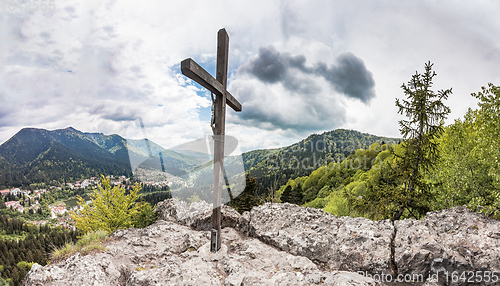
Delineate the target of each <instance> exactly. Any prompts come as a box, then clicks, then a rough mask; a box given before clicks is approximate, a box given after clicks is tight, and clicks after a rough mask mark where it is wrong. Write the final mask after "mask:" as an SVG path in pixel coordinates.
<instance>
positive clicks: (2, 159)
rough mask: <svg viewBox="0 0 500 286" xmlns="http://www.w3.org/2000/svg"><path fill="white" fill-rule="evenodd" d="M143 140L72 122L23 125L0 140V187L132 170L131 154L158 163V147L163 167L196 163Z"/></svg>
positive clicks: (173, 169) (180, 170) (181, 170)
mask: <svg viewBox="0 0 500 286" xmlns="http://www.w3.org/2000/svg"><path fill="white" fill-rule="evenodd" d="M141 141H145V140H127V139H125V138H123V137H121V136H119V135H116V134H113V135H104V134H102V133H84V132H81V131H78V130H76V129H74V128H72V127H68V128H65V129H57V130H51V131H50V130H45V129H37V128H23V129H21V130H20V131H19V132H18V133H17V134H15V135H14V136H13V137H12V138H10V139H9V140H7V141H6V142H5V143H4V144H2V145H0V187H12V186H20V185H28V184H30V183H36V182H50V181H53V180H55V181H59V182H61V181H70V180H75V179H79V178H81V177H82V176H83V177H89V176H98V175H100V174H108V175H126V176H131V175H132V166H131V163H130V162H131V159H132V161H133V162H138V163H140V164H141V165H142V166H143V167H151V168H161V167H160V166H157V165H158V164H157V163H156V162H160V159H159V154H160V153H161V155H162V159H163V162H164V166H163V168H164V169H165V171H167V172H169V173H171V174H174V175H182V174H185V170H187V169H189V168H190V167H192V166H194V165H196V164H198V163H199V161H198V160H197V159H195V158H192V157H189V156H186V155H182V154H179V153H176V152H174V151H171V150H166V149H164V148H162V147H161V146H159V145H158V144H156V143H154V142H153V141H151V140H148V142H147V143H148V144H147V145H149V148H146V144H141ZM148 149H149V150H152V151H151V152H149V150H148ZM135 167H136V166H135Z"/></svg>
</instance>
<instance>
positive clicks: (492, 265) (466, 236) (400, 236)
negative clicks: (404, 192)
mask: <svg viewBox="0 0 500 286" xmlns="http://www.w3.org/2000/svg"><path fill="white" fill-rule="evenodd" d="M395 226H396V239H395V241H394V246H395V260H396V265H397V267H398V271H399V273H403V274H406V273H409V274H412V275H413V274H420V273H423V274H425V275H426V276H427V277H428V276H429V274H430V275H433V274H435V273H438V272H439V279H438V281H439V282H440V283H441V282H444V281H446V279H447V276H448V280H449V281H451V280H452V276H451V275H452V274H453V272H455V274H458V277H460V276H461V275H462V274H464V276H463V278H466V279H456V283H454V284H453V285H470V283H469V282H468V281H469V279H471V280H470V281H474V280H476V279H477V280H478V281H480V279H483V278H485V277H484V271H496V272H497V274H498V276H499V279H500V239H499V238H497V234H498V233H499V232H500V221H498V220H495V219H491V218H487V217H485V216H484V215H481V214H477V213H475V212H472V211H470V210H469V209H468V208H466V207H463V206H462V207H455V208H452V209H448V210H443V211H439V212H431V213H428V214H427V215H426V216H425V217H424V218H423V219H422V220H421V221H419V220H412V219H407V220H402V221H396V222H395ZM475 271H482V272H481V273H479V275H480V276H481V277H476V276H477V274H476V272H475ZM446 272H447V273H448V275H446ZM464 280H467V281H464ZM479 284H480V285H484V284H485V283H484V282H483V283H479ZM486 284H487V283H486ZM490 285H500V280H499V281H498V282H497V283H496V284H490Z"/></svg>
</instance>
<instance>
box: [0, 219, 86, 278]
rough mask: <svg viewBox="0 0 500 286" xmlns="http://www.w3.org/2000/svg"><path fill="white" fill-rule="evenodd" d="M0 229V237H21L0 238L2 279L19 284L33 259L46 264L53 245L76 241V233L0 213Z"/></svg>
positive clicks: (57, 245) (53, 247)
mask: <svg viewBox="0 0 500 286" xmlns="http://www.w3.org/2000/svg"><path fill="white" fill-rule="evenodd" d="M0 232H1V234H2V235H3V236H5V235H9V236H12V235H15V236H17V237H20V239H0V263H1V265H0V272H1V279H3V281H11V283H12V285H15V286H17V285H21V281H22V280H23V279H24V276H25V275H26V273H27V272H28V271H29V268H30V267H31V265H32V264H33V262H36V263H38V264H40V265H46V264H47V261H48V260H50V255H49V254H50V253H51V252H52V251H53V250H54V249H55V248H59V247H61V246H63V245H64V244H65V243H68V242H72V241H73V242H75V241H76V240H77V236H78V233H77V232H73V231H67V230H65V229H62V228H50V227H48V226H34V225H30V224H27V223H24V222H23V221H20V220H17V219H12V218H9V217H6V216H0ZM0 282H1V281H0ZM2 285H3V284H2Z"/></svg>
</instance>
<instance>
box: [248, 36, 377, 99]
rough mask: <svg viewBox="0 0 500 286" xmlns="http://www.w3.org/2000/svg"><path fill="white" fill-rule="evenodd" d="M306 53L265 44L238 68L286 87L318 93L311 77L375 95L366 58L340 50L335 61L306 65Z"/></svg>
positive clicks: (359, 95) (354, 93) (354, 94)
mask: <svg viewBox="0 0 500 286" xmlns="http://www.w3.org/2000/svg"><path fill="white" fill-rule="evenodd" d="M306 61H307V59H306V57H305V56H304V55H296V56H292V55H291V54H289V53H280V52H279V51H277V50H276V48H275V47H274V46H269V47H262V48H260V49H259V53H258V55H257V57H255V58H253V59H251V60H250V61H249V62H248V63H246V64H244V65H243V66H241V67H240V69H239V72H242V73H246V74H250V75H253V76H255V77H256V78H258V79H259V80H260V81H262V82H264V83H269V84H275V83H282V84H283V86H284V87H286V88H287V89H289V90H291V91H294V92H299V93H309V94H310V93H317V92H318V91H319V90H320V87H319V85H317V84H316V83H315V82H314V80H313V79H312V78H311V77H304V76H302V75H316V76H319V77H322V78H324V79H325V80H327V81H328V82H329V83H330V84H331V86H332V87H333V89H334V90H336V91H338V92H340V93H342V94H344V95H346V96H348V97H350V98H355V99H359V100H361V101H362V102H364V103H369V102H370V100H371V99H372V98H374V97H375V91H374V87H375V81H374V80H373V76H372V73H371V72H370V71H369V70H367V69H366V66H365V64H364V62H363V61H362V60H361V59H360V58H358V57H356V56H355V55H353V54H351V53H345V54H341V55H339V56H338V57H337V58H336V62H335V64H333V65H330V66H328V65H327V64H326V63H324V62H317V63H315V64H314V65H313V66H310V67H309V66H306Z"/></svg>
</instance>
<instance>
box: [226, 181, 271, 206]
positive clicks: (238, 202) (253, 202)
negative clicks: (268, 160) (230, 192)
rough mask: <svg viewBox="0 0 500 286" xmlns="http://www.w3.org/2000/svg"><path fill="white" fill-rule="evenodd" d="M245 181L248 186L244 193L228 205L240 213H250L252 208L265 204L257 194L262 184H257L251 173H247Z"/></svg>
mask: <svg viewBox="0 0 500 286" xmlns="http://www.w3.org/2000/svg"><path fill="white" fill-rule="evenodd" d="M245 181H246V185H245V189H244V190H243V192H241V193H240V194H239V195H238V196H237V197H236V198H234V199H233V200H231V201H230V202H229V203H228V204H227V205H229V206H231V207H233V208H234V209H235V210H237V211H238V212H239V213H243V212H245V211H250V210H251V209H252V207H254V206H258V205H260V204H262V202H263V200H262V199H261V198H260V197H259V195H258V194H257V191H258V189H259V188H260V184H259V183H257V179H256V178H255V177H251V176H250V174H249V173H246V174H245Z"/></svg>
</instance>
